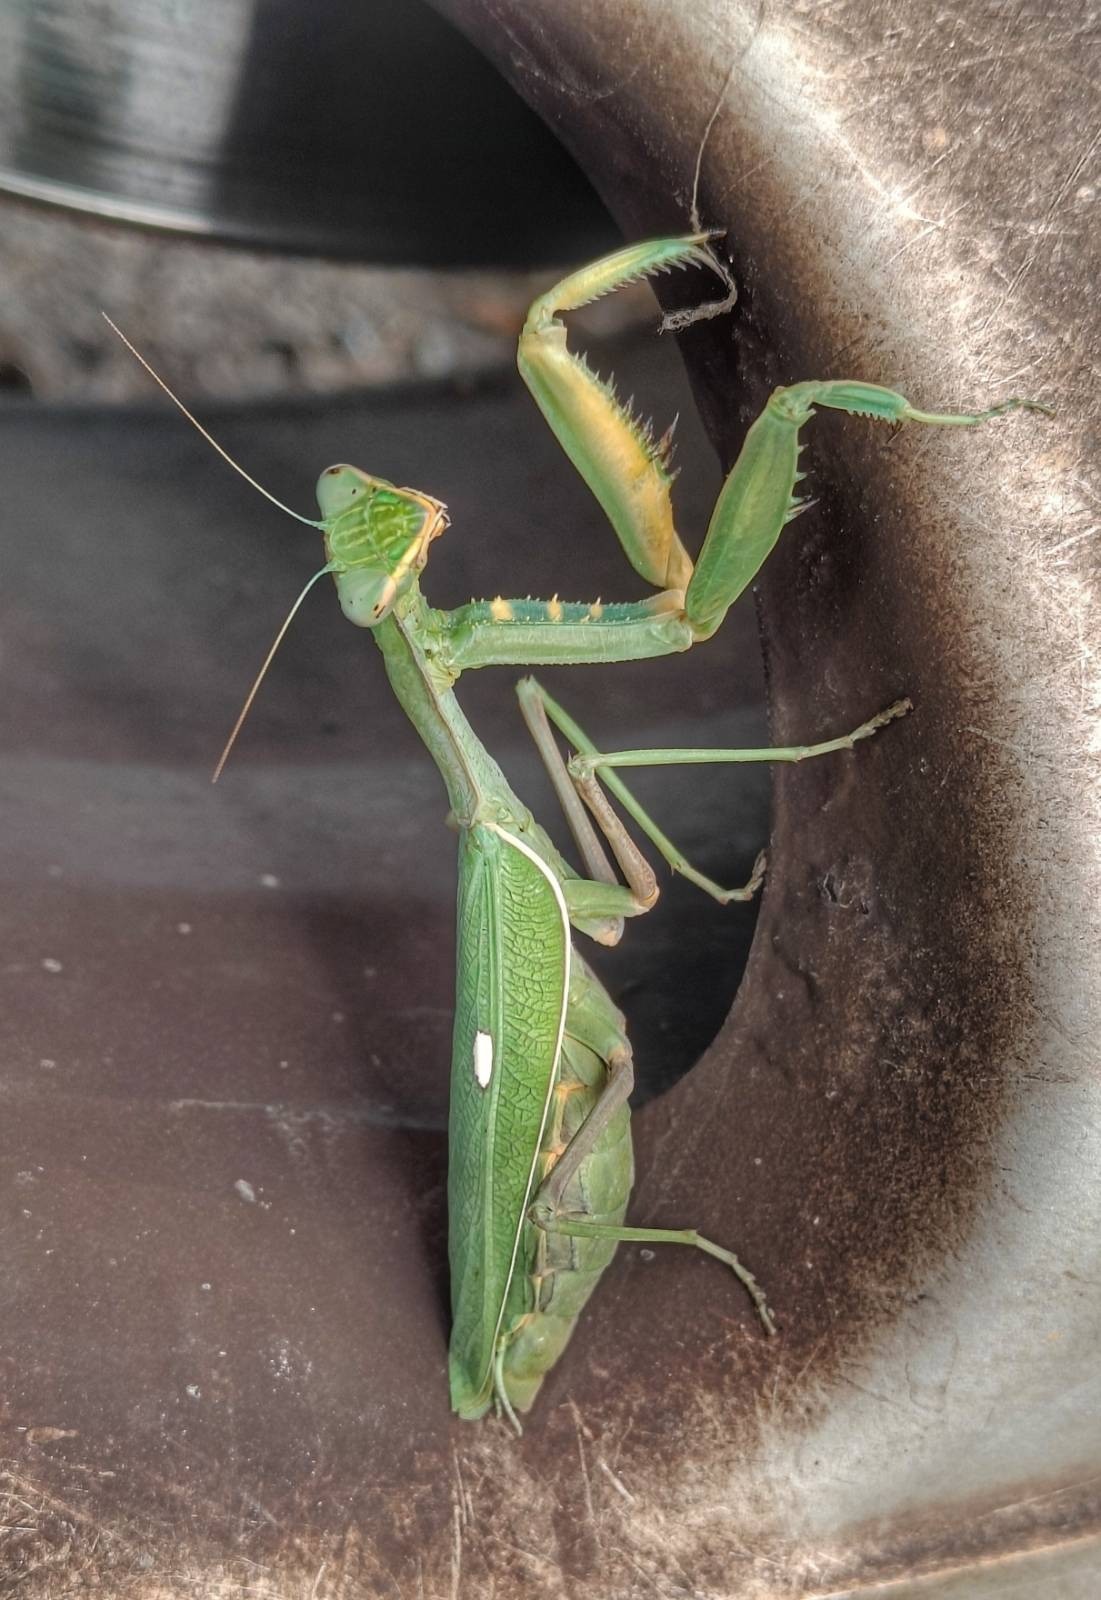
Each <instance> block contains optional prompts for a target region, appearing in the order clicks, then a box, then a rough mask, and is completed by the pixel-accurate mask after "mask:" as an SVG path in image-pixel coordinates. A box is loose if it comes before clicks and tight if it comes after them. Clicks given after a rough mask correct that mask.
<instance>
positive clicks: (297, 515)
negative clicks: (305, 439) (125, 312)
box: [100, 311, 325, 533]
mask: <svg viewBox="0 0 1101 1600" xmlns="http://www.w3.org/2000/svg"><path fill="white" fill-rule="evenodd" d="M100 315H101V316H102V318H103V320H104V322H105V323H106V324H107V326H108V327H109V328H110V330H111V332H112V333H114V334H116V335H117V336H118V338H120V339H121V340H122V342H123V344H124V345H125V346H126V348H127V350H129V352H130V354H131V355H132V356H133V357H134V360H135V361H138V362H140V363H141V365H142V366H143V367H144V368H145V370H146V372H148V374H149V376H150V377H151V378H152V380H153V382H154V383H155V384H157V386H158V387H159V388H161V389H163V390H164V392H165V394H166V395H167V396H168V398H169V399H170V400H171V402H172V404H173V405H174V406H176V407H178V409H179V410H180V411H182V412H183V414H184V416H185V417H186V418H187V420H188V422H190V424H191V426H192V427H193V428H195V429H196V430H197V432H199V433H201V434H202V436H203V438H204V439H205V440H206V442H207V444H208V445H210V446H211V447H212V448H213V449H215V450H217V452H218V454H219V455H220V456H221V458H222V460H223V461H225V462H228V464H229V465H230V466H231V467H232V468H233V470H234V472H239V473H240V474H241V477H242V478H244V480H245V482H246V483H250V484H251V485H252V487H253V488H254V489H255V490H256V491H257V493H259V494H262V495H263V496H264V499H265V500H270V501H271V503H272V505H273V506H278V507H279V509H280V511H285V512H286V513H287V515H288V517H293V518H294V520H295V521H296V522H304V523H305V524H306V526H307V528H317V529H319V530H320V532H322V533H324V531H325V524H324V523H323V522H315V521H314V520H313V518H312V517H304V516H303V515H302V513H301V512H300V511H292V510H291V508H290V506H285V505H284V504H283V502H282V500H277V499H276V498H275V496H274V495H273V494H272V493H271V492H270V491H269V490H267V489H265V488H264V485H263V484H262V483H257V481H256V479H255V478H252V477H250V476H249V474H248V473H247V472H246V471H245V469H244V467H242V466H240V465H239V464H238V463H237V462H236V461H234V459H233V457H232V456H231V455H230V453H229V451H228V450H224V449H223V448H222V446H221V445H220V444H219V443H218V441H217V439H215V438H214V437H213V436H212V435H211V434H209V433H207V431H206V429H205V428H204V427H203V425H202V423H201V422H199V421H198V420H197V419H196V418H195V417H193V416H192V415H191V412H190V411H189V410H188V409H187V407H186V406H185V405H184V403H183V401H182V400H181V399H180V398H179V396H178V395H174V394H173V393H172V390H171V389H170V388H169V387H168V385H167V383H165V381H164V379H163V378H162V377H161V376H160V375H159V374H158V373H156V372H154V371H153V368H152V367H151V366H150V365H149V363H148V361H146V359H145V357H144V356H143V355H142V353H141V351H140V350H135V348H134V346H133V345H132V344H131V343H130V341H129V339H128V338H127V337H126V335H125V334H124V333H123V331H122V329H121V328H119V327H116V326H115V324H114V323H113V322H112V321H111V319H110V317H109V316H108V315H107V313H106V311H101V312H100Z"/></svg>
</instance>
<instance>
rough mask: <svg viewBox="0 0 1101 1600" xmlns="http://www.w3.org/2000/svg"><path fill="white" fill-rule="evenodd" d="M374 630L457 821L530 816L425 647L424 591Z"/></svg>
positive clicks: (428, 625)
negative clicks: (437, 770) (436, 769)
mask: <svg viewBox="0 0 1101 1600" xmlns="http://www.w3.org/2000/svg"><path fill="white" fill-rule="evenodd" d="M372 631H373V633H374V636H375V641H376V643H377V644H378V647H379V649H380V650H381V651H382V658H383V661H384V662H385V665H386V675H387V677H388V678H389V680H390V684H391V687H392V688H393V690H394V693H395V695H396V696H397V698H398V701H399V703H400V705H401V707H402V710H403V711H404V712H405V714H406V716H407V717H408V718H409V720H410V722H411V723H412V724H413V726H414V728H416V730H417V732H418V733H419V734H420V736H421V738H422V740H423V741H424V744H425V748H426V749H427V751H428V753H429V755H430V756H431V757H432V759H433V761H434V762H435V763H436V765H437V767H438V768H439V770H440V775H441V777H442V778H443V781H444V786H445V787H446V789H447V798H448V800H449V801H450V804H451V812H452V816H453V818H454V820H455V822H456V823H457V825H458V826H459V827H461V828H469V827H471V826H472V824H473V823H475V822H477V821H485V820H491V821H499V820H504V819H505V818H512V819H515V820H520V819H527V818H528V811H527V808H526V807H525V806H524V805H523V804H522V803H521V801H520V800H518V799H517V797H516V795H515V794H513V792H512V790H511V789H510V787H509V785H508V782H507V780H506V778H505V775H504V773H503V772H502V771H501V769H500V767H499V766H498V765H497V763H496V762H495V761H494V759H493V757H492V756H491V755H490V754H489V752H488V750H486V748H485V746H484V745H483V744H482V742H481V740H480V739H479V738H478V735H477V734H476V733H475V732H474V729H473V728H472V727H471V726H470V723H469V722H468V721H467V719H466V716H465V715H464V713H463V710H462V708H461V706H460V705H459V702H458V700H457V699H456V698H455V692H454V690H453V689H452V688H451V687H450V682H449V680H448V679H447V678H446V677H443V676H441V674H440V672H439V671H438V670H436V671H434V670H433V668H432V665H431V662H430V659H429V656H428V654H426V651H425V644H426V642H429V643H430V641H431V637H432V624H431V613H430V612H429V610H428V607H427V606H426V605H425V602H424V599H423V597H422V596H421V594H420V592H419V590H417V591H414V593H413V594H412V596H411V597H410V598H409V599H408V600H406V601H405V602H404V603H403V604H401V605H400V606H399V607H397V608H395V610H394V611H392V612H391V613H390V615H389V616H388V617H386V618H385V620H384V621H382V622H381V623H379V625H378V627H377V628H374V629H373V630H372Z"/></svg>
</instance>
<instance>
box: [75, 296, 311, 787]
mask: <svg viewBox="0 0 1101 1600" xmlns="http://www.w3.org/2000/svg"><path fill="white" fill-rule="evenodd" d="M100 314H101V316H102V317H103V320H104V322H105V323H106V324H107V326H108V327H109V328H110V330H111V332H112V333H114V334H115V335H117V337H118V338H119V339H121V340H122V342H123V344H124V345H125V346H126V348H127V350H129V352H130V354H131V355H132V356H133V357H134V360H135V361H137V362H139V363H140V365H141V366H143V367H144V368H145V370H146V372H148V374H149V376H150V377H151V378H152V380H153V382H154V383H155V384H156V385H157V386H158V388H160V389H163V390H164V392H165V394H166V395H167V396H168V398H169V399H170V400H171V402H172V404H173V405H174V406H175V407H176V408H177V409H178V410H180V411H182V412H183V414H184V416H185V417H186V418H187V420H188V422H190V424H191V426H192V427H193V428H194V429H195V430H196V431H197V432H198V433H201V434H202V436H203V438H204V439H205V440H206V442H207V444H208V445H210V446H211V447H212V448H213V449H214V450H217V452H218V454H219V455H220V456H221V458H222V460H223V461H225V462H226V463H227V464H228V465H229V466H231V467H232V468H233V470H234V472H237V473H240V475H241V477H242V478H244V480H245V482H246V483H247V484H251V486H252V488H254V489H255V490H256V491H257V493H259V494H262V495H263V496H264V499H265V500H270V501H271V503H272V505H273V506H278V508H279V510H280V511H285V512H286V513H287V516H288V517H293V518H294V520H295V521H296V522H304V523H305V524H306V526H307V528H317V529H318V530H319V532H321V533H324V532H325V524H324V523H323V522H315V521H314V520H313V518H312V517H304V516H303V515H302V514H301V512H299V511H292V510H291V508H290V506H287V505H284V504H283V502H282V500H277V499H276V497H275V496H274V495H273V494H272V493H271V492H270V491H269V490H268V489H265V488H264V485H263V484H262V483H257V481H256V479H255V478H253V477H251V476H250V475H249V474H248V473H247V472H246V471H245V469H244V467H242V466H241V465H240V464H239V463H238V462H236V461H234V459H233V457H232V456H231V455H230V453H229V451H228V450H225V449H223V447H222V446H221V445H220V444H219V443H218V441H217V439H215V438H214V437H213V435H212V434H209V433H208V432H207V431H206V429H205V428H204V427H203V425H202V423H201V422H200V421H199V420H198V419H197V418H196V417H193V416H192V415H191V412H190V411H189V410H188V409H187V407H186V406H185V405H184V403H183V401H182V400H181V399H180V398H179V396H178V395H175V394H173V393H172V390H171V389H170V388H169V387H168V385H167V383H165V381H164V379H163V378H162V377H161V376H160V374H159V373H157V372H155V371H154V370H153V368H152V367H151V366H150V365H149V362H148V361H146V359H145V357H144V356H143V355H142V353H141V351H140V350H136V349H135V348H134V346H133V345H132V344H131V343H130V341H129V339H128V338H127V337H126V335H125V334H124V333H123V331H122V329H121V328H119V327H117V326H116V324H115V323H113V322H112V321H111V319H110V317H109V316H108V315H107V313H106V311H104V312H101V313H100ZM335 570H336V569H335V568H334V567H333V566H332V564H331V563H327V564H326V565H325V566H323V567H322V568H321V570H320V571H319V572H315V573H314V575H313V577H312V578H311V579H310V581H309V583H307V585H306V587H305V588H304V589H303V590H302V593H301V594H300V595H299V596H298V599H297V600H296V601H295V602H294V604H293V606H291V608H290V610H289V611H288V612H287V615H286V617H285V618H284V620H283V626H282V627H281V628H280V629H279V632H278V633H277V634H276V635H275V639H274V641H273V643H272V646H271V649H270V650H269V651H268V653H267V655H266V656H265V657H264V664H263V666H262V667H261V668H260V671H259V672H258V673H257V674H256V678H255V681H254V682H253V685H252V688H251V689H250V690H249V692H248V694H247V695H246V696H245V703H244V705H243V706H242V707H241V711H240V714H239V716H238V718H237V721H236V722H235V723H234V724H233V731H232V732H231V733H230V736H229V738H228V739H227V740H226V744H225V749H224V750H223V751H222V753H221V755H220V756H219V757H218V765H217V766H216V767H215V768H214V773H213V776H212V777H211V780H210V781H211V783H217V782H218V779H219V778H220V777H221V776H222V770H223V768H224V767H225V764H226V762H227V761H228V760H229V753H230V751H231V750H232V749H233V746H234V745H235V743H236V742H237V735H238V734H239V733H240V731H241V729H242V727H243V726H244V722H245V718H246V717H247V716H248V714H249V712H250V711H251V709H252V702H253V701H254V700H255V699H256V695H257V691H258V690H259V688H260V685H261V684H262V683H263V681H264V677H265V675H266V673H267V670H268V668H269V667H270V666H271V663H272V659H273V657H274V655H275V652H276V651H277V650H278V649H279V646H280V645H281V644H282V643H283V636H284V634H285V633H286V631H287V629H288V628H289V627H290V625H291V623H292V622H293V620H294V617H295V613H296V612H297V610H298V608H299V606H300V605H301V604H302V602H303V600H305V598H306V596H307V595H308V594H309V592H310V590H311V589H312V588H313V586H314V584H315V583H316V582H317V580H318V578H323V577H324V576H325V574H326V573H327V572H333V571H335Z"/></svg>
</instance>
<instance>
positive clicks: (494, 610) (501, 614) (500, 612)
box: [489, 595, 513, 622]
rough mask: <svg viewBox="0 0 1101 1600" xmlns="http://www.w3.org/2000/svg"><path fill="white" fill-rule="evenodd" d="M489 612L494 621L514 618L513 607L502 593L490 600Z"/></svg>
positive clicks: (508, 620)
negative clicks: (503, 597) (503, 598)
mask: <svg viewBox="0 0 1101 1600" xmlns="http://www.w3.org/2000/svg"><path fill="white" fill-rule="evenodd" d="M489 614H490V616H491V617H492V618H493V620H494V622H511V621H512V620H513V618H512V607H511V606H510V605H509V603H508V601H507V600H502V599H501V596H500V595H498V596H497V598H496V599H495V600H491V601H490V602H489Z"/></svg>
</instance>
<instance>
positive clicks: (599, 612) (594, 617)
mask: <svg viewBox="0 0 1101 1600" xmlns="http://www.w3.org/2000/svg"><path fill="white" fill-rule="evenodd" d="M603 615H604V607H603V605H602V604H601V602H600V601H599V600H594V601H593V603H592V605H591V606H590V607H589V610H588V614H587V615H586V617H585V621H586V622H599V621H600V619H601V617H602V616H603Z"/></svg>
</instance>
